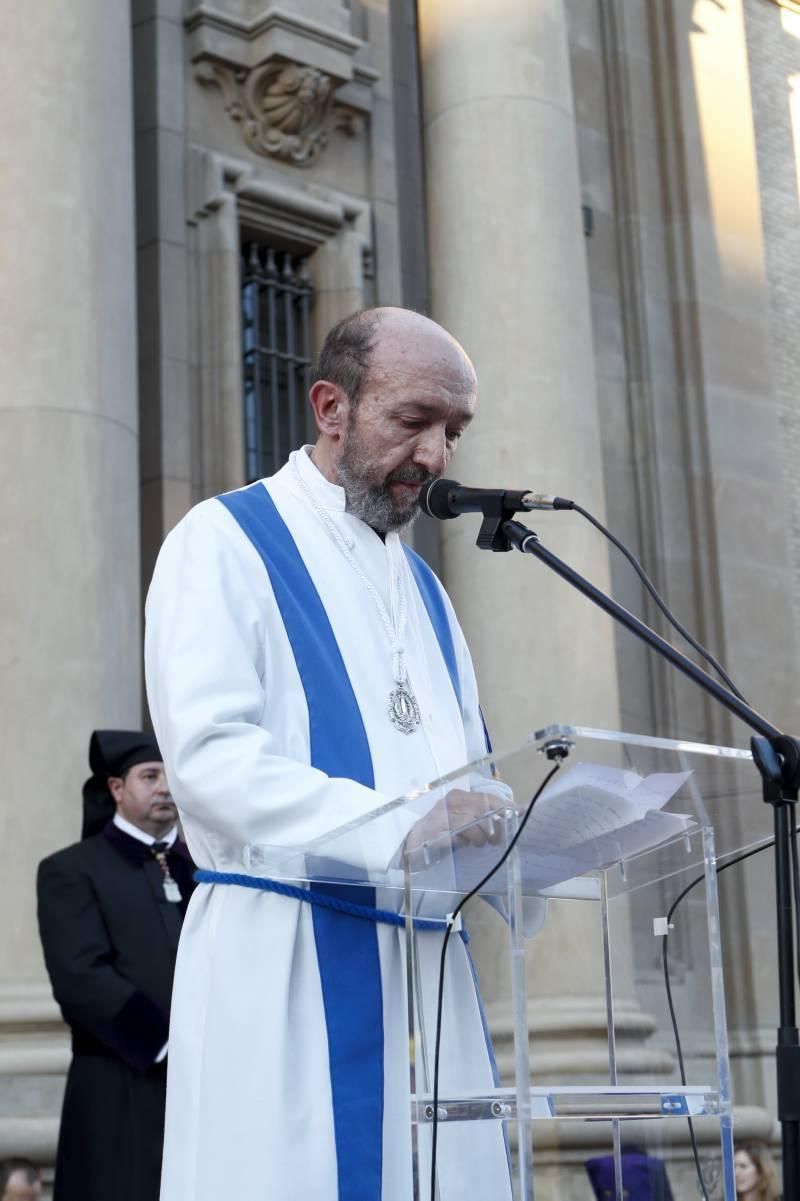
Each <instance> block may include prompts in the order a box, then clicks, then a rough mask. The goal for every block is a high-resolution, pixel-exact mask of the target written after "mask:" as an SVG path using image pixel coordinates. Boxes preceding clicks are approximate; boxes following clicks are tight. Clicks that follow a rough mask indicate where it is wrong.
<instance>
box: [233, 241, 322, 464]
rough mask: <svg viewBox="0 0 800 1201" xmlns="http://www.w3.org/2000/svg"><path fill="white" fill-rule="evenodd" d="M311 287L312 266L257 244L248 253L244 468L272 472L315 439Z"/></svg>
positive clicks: (244, 262) (245, 263)
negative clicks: (311, 402)
mask: <svg viewBox="0 0 800 1201" xmlns="http://www.w3.org/2000/svg"><path fill="white" fill-rule="evenodd" d="M312 300H313V290H312V287H311V281H310V279H309V277H308V269H307V264H306V262H305V260H304V259H298V258H296V257H295V256H293V255H291V254H289V253H288V252H283V251H276V250H272V249H271V248H269V247H264V246H259V245H257V244H256V243H252V244H250V245H247V246H245V247H244V249H243V259H242V334H243V340H244V345H243V348H242V349H243V360H244V414H245V450H246V456H247V459H246V470H247V479H248V481H249V482H252V481H253V480H258V479H261V477H262V476H265V475H272V474H273V473H274V472H276V471H277V470H278V469H279V468H280V467H282V466H283V464H284V463H285V462H286V459H287V457H288V455H289V453H290V451H293V450H296V449H297V447H298V446H302V445H303V443H304V442H306V441H308V440H310V438H311V432H312V423H311V413H310V406H309V404H308V387H309V376H310V371H311V349H310V343H309V332H308V328H309V314H310V311H311V304H312Z"/></svg>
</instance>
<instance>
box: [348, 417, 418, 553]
mask: <svg viewBox="0 0 800 1201" xmlns="http://www.w3.org/2000/svg"><path fill="white" fill-rule="evenodd" d="M419 475H420V473H419V472H417V473H416V474H415V473H414V471H413V469H410V468H406V469H400V470H399V471H395V472H392V474H391V476H389V477H387V479H385V480H383V481H382V482H381V483H379V484H376V483H375V482H374V481H373V480H372V479H371V478H370V468H369V465H368V464H367V462H366V461H365V458H364V456H363V455H362V454H361V451H360V447H359V445H358V441H357V439H356V438H354V437H353V436H352V435H351V436H350V437H349V438H348V440H347V442H346V444H345V447H344V449H343V450H342V456H341V458H340V459H339V462H338V463H337V464H336V481H337V483H338V484H339V485H340V486H341V487H342V488H343V489H344V494H345V497H346V501H347V512H348V513H352V514H353V516H354V517H359V518H360V519H361V520H362V521H363V522H365V523H366V524H367V525H368V526H371V528H372V529H373V530H375V531H376V533H378V534H388V533H391V532H392V531H395V532H399V531H400V530H404V529H407V528H408V526H410V525H411V524H412V523H413V522H414V521H415V520H416V519H417V517H418V516H419V512H420V510H419V502H418V501H417V500H409V501H407V502H406V503H405V504H398V502H397V501H396V500H395V499H394V497H393V496H392V494H391V492H390V491H389V482H390V481H398V482H402V481H404V480H406V481H407V482H412V481H413V482H419ZM427 478H431V479H432V478H433V477H432V476H431V477H427V476H426V478H425V482H427Z"/></svg>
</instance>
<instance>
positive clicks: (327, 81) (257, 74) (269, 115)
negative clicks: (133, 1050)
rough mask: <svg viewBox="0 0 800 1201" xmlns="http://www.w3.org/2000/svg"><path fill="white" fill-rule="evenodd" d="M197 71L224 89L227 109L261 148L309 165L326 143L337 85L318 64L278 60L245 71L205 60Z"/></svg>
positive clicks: (256, 148)
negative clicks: (300, 63) (319, 68)
mask: <svg viewBox="0 0 800 1201" xmlns="http://www.w3.org/2000/svg"><path fill="white" fill-rule="evenodd" d="M195 77H196V78H197V79H198V80H199V81H200V82H201V83H208V84H216V85H217V86H218V87H219V88H220V89H221V91H222V96H223V102H224V104H225V109H226V111H227V113H228V114H229V115H230V117H231V119H232V120H233V121H236V122H238V123H239V124H240V125H241V128H242V137H243V138H244V140H245V142H246V143H247V145H248V146H249V147H250V149H251V150H254V151H255V153H256V154H261V155H264V156H265V157H266V158H277V159H281V160H282V161H283V162H288V163H294V164H295V165H296V166H298V167H307V166H310V165H311V163H313V162H314V161H315V160H316V159H317V158H318V157H319V155H320V153H321V151H322V150H323V149H324V148H325V145H326V144H327V140H328V134H327V129H326V123H327V120H328V114H329V112H330V108H331V102H332V100H333V94H334V90H335V86H336V85H335V83H334V81H333V80H332V79H331V77H330V76H329V75H324V74H323V73H322V71H319V70H317V68H316V67H305V66H300V65H299V64H297V63H291V62H284V61H276V60H273V61H271V62H269V63H267V64H266V65H262V66H259V67H256V68H254V69H253V70H252V71H244V70H237V69H236V68H235V67H231V66H228V65H226V64H223V63H218V62H217V63H215V62H209V61H205V62H202V63H198V65H197V68H196V71H195Z"/></svg>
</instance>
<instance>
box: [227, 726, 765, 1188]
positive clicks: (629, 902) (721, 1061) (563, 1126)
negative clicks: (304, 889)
mask: <svg viewBox="0 0 800 1201" xmlns="http://www.w3.org/2000/svg"><path fill="white" fill-rule="evenodd" d="M557 763H560V767H559V769H558V770H557V771H556V772H555V774H554V775H553V778H552V779H551V780H550V781H549V783H548V784H547V786H546V787H545V788H544V790H543V791H542V792H541V795H540V796H539V797H538V799H537V801H536V803H535V805H534V806H533V808H532V809H530V812H529V814H528V817H527V820H525V814H526V811H527V810H528V808H529V805H530V802H531V799H532V798H533V797H534V796H535V794H536V793H537V791H538V790H539V788H540V786H541V784H542V783H543V781H544V780H545V778H546V776H547V774H548V772H550V771H552V770H553V768H554V767H555V765H556V764H557ZM760 798H761V784H760V777H759V776H758V773H757V771H756V770H755V768H754V766H753V763H752V760H751V757H750V754H749V752H747V751H742V750H735V749H732V748H725V747H713V746H706V745H702V744H698V743H690V742H674V741H668V740H666V739H659V738H648V737H642V736H638V735H629V734H623V733H617V732H610V731H604V730H591V729H582V728H577V727H576V728H573V727H569V726H551V727H548V728H547V729H545V730H542V731H539V732H538V733H536V734H533V735H531V736H530V737H529V738H528V739H527V740H526V741H525V742H524V744H523V745H522V746H520V747H518V748H516V749H515V750H513V751H511V752H507V753H503V754H491V755H487V756H486V757H485V758H483V759H480V760H478V761H476V762H474V763H470V764H467V765H465V766H464V767H462V768H461V769H459V770H458V771H455V772H451V773H450V774H449V775H447V776H446V777H443V778H442V779H439V780H436V781H434V782H432V783H427V784H425V785H424V786H422V787H420V788H419V789H417V790H416V791H414V792H411V793H409V794H407V795H406V796H403V797H400V798H398V799H396V800H393V801H391V802H390V803H388V804H385V805H383V806H382V807H381V808H380V809H379V810H377V811H376V812H374V813H372V814H370V815H368V816H367V817H365V818H363V819H360V820H357V821H353V822H350V823H348V824H347V825H346V826H342V827H340V828H338V829H333V830H332V831H331V832H330V833H329V834H327V835H326V836H324V837H322V838H319V839H318V840H316V841H315V842H314V844H313V845H310V846H308V847H304V848H303V849H302V850H297V849H295V850H292V851H289V850H287V849H286V848H280V847H273V846H251V847H250V848H248V853H247V856H246V860H247V863H248V870H250V871H251V872H252V873H253V874H257V875H263V876H269V877H271V878H272V879H281V880H284V881H291V882H293V883H295V884H301V885H308V886H311V887H312V888H313V885H314V884H315V883H318V882H321V881H324V882H328V883H336V884H340V885H341V884H348V885H356V886H359V885H360V886H364V887H365V888H366V887H368V888H370V889H371V890H373V892H372V893H371V894H370V895H371V896H373V897H375V898H376V900H375V901H374V902H373V903H374V904H376V905H377V906H379V907H380V908H381V909H382V910H384V911H390V912H392V913H395V914H398V915H402V916H403V917H405V928H404V929H400V930H398V934H397V937H398V939H399V940H400V942H401V945H402V947H403V948H404V970H405V979H404V987H405V989H406V993H407V1012H408V1034H409V1039H408V1045H409V1076H408V1079H409V1107H408V1118H409V1121H410V1123H411V1156H412V1160H413V1177H412V1178H413V1189H414V1199H415V1201H423V1199H424V1201H430V1199H431V1193H432V1181H431V1176H430V1161H431V1146H432V1142H433V1137H432V1136H433V1126H434V1124H435V1127H436V1145H437V1148H438V1155H439V1157H440V1158H441V1162H442V1163H444V1162H445V1161H446V1158H447V1154H448V1139H449V1138H453V1139H455V1138H456V1137H457V1135H456V1133H455V1132H456V1131H460V1135H458V1137H462V1138H463V1135H464V1131H465V1129H467V1126H466V1124H469V1123H492V1124H494V1126H495V1127H496V1128H499V1129H501V1130H502V1132H503V1135H504V1137H505V1139H506V1145H507V1148H508V1151H509V1158H508V1163H509V1167H508V1169H507V1170H508V1171H510V1173H511V1183H510V1184H509V1182H508V1179H506V1181H505V1184H504V1189H503V1190H501V1189H498V1190H497V1191H496V1192H492V1191H491V1190H489V1191H487V1192H486V1194H485V1196H484V1195H483V1194H479V1192H473V1193H472V1195H471V1197H470V1201H495V1197H498V1198H499V1197H503V1196H513V1197H514V1198H515V1201H532V1199H533V1198H534V1197H537V1198H539V1199H540V1201H549V1199H550V1198H551V1197H561V1196H564V1197H567V1196H570V1197H572V1196H575V1197H579V1196H590V1195H591V1190H590V1189H589V1188H588V1179H587V1178H586V1177H585V1176H583V1180H584V1182H585V1183H584V1190H583V1191H582V1192H581V1191H580V1190H577V1189H576V1190H575V1191H574V1192H573V1191H572V1189H571V1188H570V1189H567V1188H565V1189H563V1190H559V1188H558V1186H557V1185H555V1184H554V1183H553V1182H554V1181H557V1180H558V1170H559V1162H558V1161H559V1156H560V1155H562V1154H563V1156H564V1157H567V1156H568V1157H569V1158H570V1162H571V1164H572V1166H573V1168H574V1169H575V1170H577V1169H581V1170H582V1169H583V1160H582V1158H581V1147H586V1148H587V1149H588V1150H587V1153H586V1158H587V1159H588V1158H592V1159H593V1160H596V1159H604V1161H605V1170H606V1171H607V1172H610V1173H611V1174H612V1177H613V1179H614V1180H615V1184H616V1195H617V1196H618V1197H622V1196H623V1189H624V1187H627V1182H626V1181H625V1175H624V1174H625V1170H626V1165H625V1157H624V1155H623V1153H622V1152H623V1150H624V1148H626V1146H630V1145H636V1146H637V1147H638V1148H640V1149H644V1150H646V1152H647V1154H648V1155H650V1156H653V1157H657V1158H661V1159H663V1160H664V1161H665V1163H666V1165H667V1170H669V1163H670V1158H671V1151H672V1150H674V1148H676V1147H682V1148H683V1149H684V1151H683V1157H684V1161H685V1159H686V1154H685V1148H686V1145H687V1141H688V1136H687V1122H691V1123H692V1128H693V1132H694V1134H696V1135H697V1139H698V1141H699V1142H702V1147H703V1149H704V1150H703V1159H704V1170H705V1172H706V1173H707V1175H708V1177H710V1179H707V1185H708V1186H709V1187H708V1193H709V1196H710V1197H711V1196H714V1197H718V1198H723V1199H724V1201H735V1189H734V1182H733V1166H732V1160H733V1144H732V1111H731V1095H730V1080H729V1069H728V1047H727V1033H726V1021H725V998H724V990H723V973H722V948H721V944H720V923H719V910H718V899H717V878H716V871H717V861H718V859H719V858H720V856H723V857H728V856H730V855H731V854H732V853H733V852H734V851H736V850H738V849H740V844H742V843H743V842H753V841H755V840H756V839H757V838H758V837H760V835H761V833H762V831H761V829H760V828H758V823H759V820H761V819H760V817H755V818H752V819H751V820H749V821H748V823H747V830H748V833H747V837H746V838H745V837H744V836H743V835H742V834H741V830H742V828H743V827H742V824H741V821H740V815H741V813H742V812H748V813H750V814H751V815H752V814H757V815H760V814H761V812H762V811H763V836H764V838H768V837H769V836H770V814H769V813H768V812H767V811H766V806H763V805H761V799H760ZM523 821H524V828H522V830H521V832H520V827H521V825H522V823H523ZM515 836H516V842H515V844H514V846H513V848H512V849H511V851H510V853H508V855H507V858H506V859H505V862H504V863H503V864H502V866H501V867H500V868H499V869H498V870H497V871H496V872H495V873H494V874H493V875H491V876H490V878H489V879H488V880H486V881H485V882H484V883H482V884H481V882H482V881H484V879H485V877H486V876H487V875H488V874H489V873H490V872H491V869H492V868H493V866H494V865H495V864H496V863H497V862H498V861H499V860H500V859H501V857H502V856H503V854H504V853H505V852H506V851H508V848H509V846H510V844H511V842H512V840H513V839H515ZM695 882H696V883H695ZM479 885H480V888H479V895H480V900H479V899H478V898H477V897H476V899H475V900H472V901H470V902H469V905H468V906H467V909H466V911H465V913H464V914H459V916H458V918H457V919H456V920H455V922H451V925H452V926H453V929H452V931H451V937H450V938H449V944H450V945H449V946H448V952H447V954H448V955H449V954H450V953H451V950H452V944H453V943H454V942H456V941H457V939H460V940H462V941H463V940H464V937H465V928H470V927H471V926H472V925H473V923H474V925H475V927H476V929H477V934H476V935H475V936H474V937H473V944H472V946H471V949H473V950H474V952H475V961H476V967H477V974H478V977H479V978H480V982H481V991H482V993H483V995H484V999H485V1000H486V1001H487V1016H488V1019H489V1021H488V1025H489V1028H490V1029H491V1032H492V1034H493V1035H495V1036H496V1037H495V1044H496V1045H495V1049H496V1050H497V1052H498V1055H497V1061H498V1067H499V1075H497V1074H495V1075H494V1076H493V1080H492V1082H491V1083H487V1079H486V1074H485V1071H483V1072H477V1073H476V1077H475V1079H470V1077H469V1071H470V1068H469V1057H468V1056H466V1055H465V1057H464V1061H463V1062H460V1063H459V1065H458V1071H457V1072H456V1073H455V1074H453V1072H452V1071H450V1070H449V1069H448V1068H447V1067H446V1066H444V1065H443V1067H442V1070H441V1071H440V1074H439V1077H438V1079H435V1070H434V1069H435V1059H436V1036H437V1029H436V1027H437V1000H438V989H439V979H438V972H439V960H440V950H441V945H442V941H443V939H442V936H441V934H439V935H434V938H435V948H436V950H435V954H432V953H431V950H430V947H431V930H432V929H434V930H435V929H436V928H437V927H439V928H440V927H441V925H442V919H444V920H445V922H447V921H448V920H450V919H451V915H452V914H453V913H454V912H455V910H456V907H457V906H458V904H459V901H460V900H461V898H463V897H464V896H465V894H467V893H469V892H470V891H472V890H473V889H476V888H477V887H478V886H479ZM690 885H693V887H691V888H690V887H689V886H690ZM684 890H688V891H687V892H686V896H685V898H684V899H683V900H682V901H681V903H680V905H679V906H678V908H677V909H676V910H675V912H674V914H673V916H672V918H671V921H670V922H668V916H669V914H670V911H671V909H672V906H673V903H674V902H675V901H676V900H677V898H678V897H679V896H680V894H681V893H683V892H684ZM462 918H463V923H462ZM559 932H561V933H560V934H559ZM559 938H561V939H562V941H561V942H560V941H559ZM548 940H549V941H548ZM665 941H666V942H667V943H668V950H669V954H668V970H669V980H670V984H671V997H670V996H668V992H667V988H666V985H665V970H664V960H665V955H664V951H665ZM545 944H547V946H546V950H545V951H542V952H541V953H540V951H539V947H540V946H542V947H544V946H545ZM559 956H561V958H559ZM576 957H578V958H579V959H580V963H576V962H575V958H576ZM559 964H561V967H563V969H564V972H565V974H566V976H567V977H568V978H569V981H570V984H569V986H568V989H569V990H571V991H572V992H573V993H574V992H575V982H576V980H577V981H578V983H579V986H580V988H579V991H580V992H581V993H582V994H583V995H584V996H585V997H589V998H592V997H596V998H597V1021H596V1022H595V1027H596V1028H599V1029H601V1030H603V1027H605V1030H607V1038H606V1037H605V1031H603V1035H604V1037H603V1042H602V1044H601V1048H602V1055H600V1056H598V1053H597V1039H596V1038H595V1049H594V1051H592V1052H591V1053H587V1054H586V1056H585V1059H582V1056H581V1052H580V1048H581V1047H585V1046H587V1043H586V1030H585V1029H576V1031H575V1040H574V1046H575V1049H576V1050H575V1053H574V1054H571V1053H570V1050H571V1049H570V1046H569V1035H568V1033H567V1037H566V1039H565V1035H564V1028H565V1026H566V1028H567V1030H568V1026H569V1015H568V1013H566V1015H565V1018H564V1023H563V1024H562V1027H561V1030H560V1033H559V1038H560V1039H561V1047H562V1051H564V1052H566V1053H565V1054H561V1055H560V1056H559V1054H554V1052H553V1047H552V1045H551V1044H550V1043H548V1040H547V1038H546V1037H542V1036H541V1031H540V1033H539V1034H538V1035H537V1034H536V1033H532V1029H534V1028H536V1027H537V1022H536V1018H537V1013H539V1012H540V1010H542V1011H544V1010H546V1008H547V1006H548V1005H549V1006H550V1007H551V1010H552V1005H553V997H554V996H557V994H558V991H559V990H558V987H555V988H554V987H553V978H554V976H556V977H557V976H558V975H559V970H560V969H559ZM451 987H453V984H452V980H451V979H450V978H449V977H447V976H445V988H451ZM450 1000H451V1002H452V998H450ZM578 1008H580V1007H578ZM670 1008H672V1010H673V1011H674V1018H675V1024H676V1025H677V1028H678V1031H679V1034H680V1038H681V1044H682V1063H681V1061H680V1060H679V1056H678V1052H677V1049H676V1041H675V1036H674V1032H673V1023H672V1020H671V1016H670ZM576 1011H577V1010H576ZM450 1012H451V1009H450V1006H449V1005H448V1003H447V999H446V998H445V1002H444V1003H443V1008H442V1021H441V1027H442V1029H441V1037H442V1039H443V1040H445V1039H446V1038H447V1029H446V1027H447V1022H448V1014H449V1013H450ZM548 1012H550V1010H549V1011H548ZM585 1012H586V1007H585V1005H584V1006H583V1008H582V1009H581V1013H582V1014H584V1015H585ZM581 1021H582V1022H583V1024H584V1025H585V1016H584V1017H583V1018H582V1019H581ZM565 1042H566V1043H567V1045H566V1046H564V1044H565ZM451 1058H452V1056H451ZM554 1064H561V1067H560V1068H558V1069H554V1067H553V1065H554ZM565 1064H566V1065H567V1066H566V1067H565V1066H564V1065H565ZM554 1070H556V1071H557V1072H558V1074H556V1075H555V1076H554V1075H553V1072H554ZM454 1080H455V1081H456V1084H455V1085H454V1084H453V1081H454ZM435 1094H436V1104H434V1096H435ZM587 1123H588V1124H592V1128H591V1131H590V1132H589V1133H590V1135H591V1137H587V1136H586V1132H587V1130H588V1127H587V1126H586V1125H585V1124H587ZM580 1124H584V1125H583V1126H582V1127H581V1129H583V1131H584V1135H583V1136H582V1135H581V1132H580V1130H579V1129H578V1126H579V1125H580ZM470 1129H472V1131H473V1133H474V1134H475V1136H476V1137H477V1133H478V1128H477V1127H474V1126H473V1127H471V1128H470ZM451 1131H453V1134H452V1135H451V1133H450V1132H451ZM700 1135H702V1138H700ZM454 1145H455V1144H454ZM709 1147H711V1148H712V1150H711V1152H709V1150H708V1149H709ZM437 1162H438V1160H437ZM695 1187H696V1186H695ZM434 1189H435V1184H434ZM435 1195H436V1192H435V1191H434V1196H435ZM447 1195H448V1193H447V1189H446V1188H443V1189H442V1190H441V1196H442V1197H445V1198H446V1197H447ZM611 1195H614V1194H611ZM693 1195H694V1196H697V1195H699V1192H697V1191H695V1192H694V1193H693Z"/></svg>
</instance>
